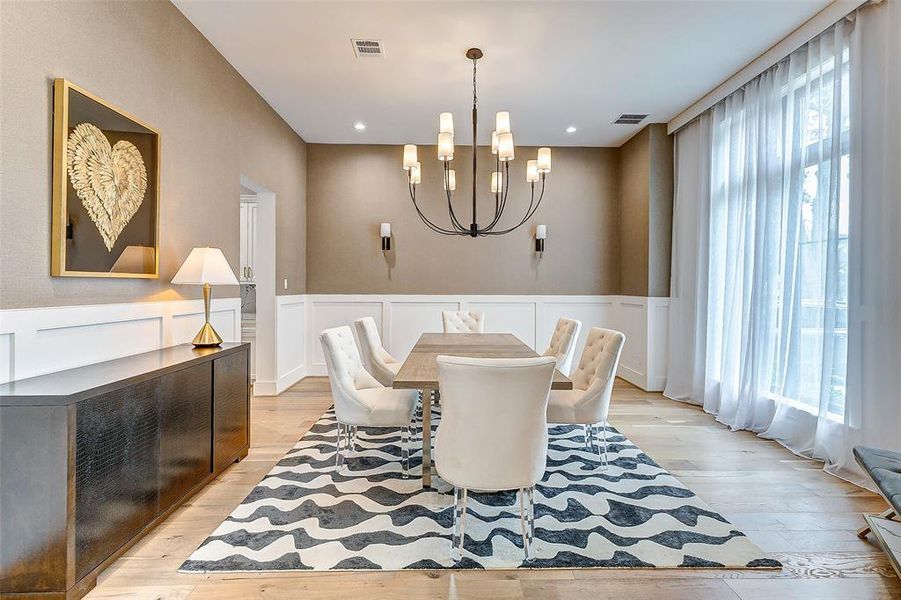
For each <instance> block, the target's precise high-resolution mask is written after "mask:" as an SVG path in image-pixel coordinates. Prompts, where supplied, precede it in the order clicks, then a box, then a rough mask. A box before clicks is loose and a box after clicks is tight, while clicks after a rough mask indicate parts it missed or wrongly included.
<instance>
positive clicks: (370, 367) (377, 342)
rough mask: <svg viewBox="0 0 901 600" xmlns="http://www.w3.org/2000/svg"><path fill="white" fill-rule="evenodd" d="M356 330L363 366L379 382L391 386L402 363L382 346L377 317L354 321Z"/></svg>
mask: <svg viewBox="0 0 901 600" xmlns="http://www.w3.org/2000/svg"><path fill="white" fill-rule="evenodd" d="M354 330H355V331H356V333H357V342H358V343H359V344H360V354H361V355H362V356H363V366H365V367H366V370H367V371H369V373H370V374H371V375H372V376H373V377H375V378H376V379H377V380H378V381H379V383H381V384H382V385H384V386H385V387H391V386H392V385H393V384H394V378H395V377H396V376H397V372H398V371H400V366H401V363H400V361H399V360H397V359H396V358H394V357H393V356H391V355H390V354H388V351H387V350H385V349H384V348H383V347H382V340H381V339H380V338H379V330H378V327H377V326H376V324H375V319H373V318H372V317H363V318H362V319H357V320H356V321H354Z"/></svg>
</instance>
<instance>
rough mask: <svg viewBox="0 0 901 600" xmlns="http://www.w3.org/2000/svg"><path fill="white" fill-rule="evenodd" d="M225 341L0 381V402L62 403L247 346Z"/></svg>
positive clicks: (74, 400) (169, 348) (32, 404)
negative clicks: (213, 344)
mask: <svg viewBox="0 0 901 600" xmlns="http://www.w3.org/2000/svg"><path fill="white" fill-rule="evenodd" d="M249 346H250V345H249V344H247V343H237V342H227V343H223V344H222V345H221V346H219V347H217V348H194V347H193V346H192V345H191V344H182V345H180V346H170V347H168V348H160V349H159V350H151V351H150V352H144V353H142V354H135V355H132V356H125V357H122V358H117V359H114V360H109V361H106V362H101V363H96V364H92V365H86V366H83V367H76V368H74V369H68V370H66V371H58V372H56V373H48V374H46V375H39V376H37V377H29V378H28V379H20V380H18V381H10V382H9V383H4V384H0V406H65V405H67V404H74V403H76V402H78V401H79V400H82V399H84V398H89V397H92V396H95V395H97V394H98V393H104V392H106V391H111V390H113V389H118V388H120V387H124V386H126V385H131V384H134V383H138V382H140V381H143V380H146V379H149V378H151V377H158V376H160V375H162V374H164V373H167V372H170V371H176V370H178V369H183V368H185V367H188V366H190V365H192V364H197V363H201V362H206V361H210V360H213V359H215V358H216V357H218V356H223V355H226V354H232V353H234V352H240V351H241V350H244V349H246V348H249Z"/></svg>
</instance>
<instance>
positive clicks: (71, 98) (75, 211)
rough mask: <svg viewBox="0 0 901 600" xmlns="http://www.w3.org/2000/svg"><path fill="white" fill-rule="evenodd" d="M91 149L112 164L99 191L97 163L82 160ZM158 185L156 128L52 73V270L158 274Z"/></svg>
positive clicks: (68, 273)
mask: <svg viewBox="0 0 901 600" xmlns="http://www.w3.org/2000/svg"><path fill="white" fill-rule="evenodd" d="M75 121H77V122H75ZM110 138H113V139H110ZM115 138H118V141H114V140H115ZM113 142H114V145H111V144H112V143H113ZM70 144H71V145H72V148H73V152H72V155H71V156H70ZM79 144H81V145H79ZM92 151H93V152H95V153H100V154H103V153H105V154H104V156H105V157H106V158H107V159H108V161H109V163H110V164H109V165H107V167H108V169H107V173H108V174H109V176H108V177H107V180H106V183H107V186H106V187H104V188H102V189H101V192H97V184H96V181H97V176H96V174H95V173H92V172H91V171H90V169H92V168H96V162H97V161H96V160H95V161H89V160H87V159H86V158H85V156H86V154H88V153H90V152H92ZM79 159H81V162H78V160H79ZM79 167H83V168H82V170H81V171H79ZM123 173H124V175H123ZM101 175H103V174H101ZM120 179H122V181H120ZM76 185H77V186H78V189H76V187H75V186H76ZM159 190H160V134H159V132H158V131H157V130H156V129H154V128H153V127H151V126H150V125H148V124H146V123H144V122H143V121H141V120H139V119H137V118H136V117H134V116H132V115H130V114H129V113H127V112H125V111H124V110H122V109H120V108H118V107H116V106H114V105H112V104H110V103H109V102H106V101H105V100H103V99H101V98H99V97H97V96H95V95H94V94H92V93H90V92H88V91H87V90H85V89H83V88H81V87H79V86H77V85H75V84H73V83H71V82H69V81H67V80H65V79H55V80H54V82H53V213H52V218H51V235H50V239H51V243H50V246H51V247H50V274H51V275H52V276H54V277H110V278H132V279H158V278H159V264H160V257H159V254H160V253H159V248H160V244H159V238H160V236H159V231H160V226H159V222H160V193H159ZM101 194H104V195H103V197H100V195H101ZM110 196H112V197H110ZM109 206H113V207H114V208H115V212H111V211H110V210H109V208H108V207H109ZM104 252H105V253H104Z"/></svg>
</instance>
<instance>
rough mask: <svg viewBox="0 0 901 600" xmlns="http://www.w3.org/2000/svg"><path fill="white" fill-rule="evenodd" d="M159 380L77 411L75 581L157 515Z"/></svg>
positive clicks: (82, 404) (105, 396) (88, 403)
mask: <svg viewBox="0 0 901 600" xmlns="http://www.w3.org/2000/svg"><path fill="white" fill-rule="evenodd" d="M159 384H160V380H159V379H150V380H148V381H144V382H142V383H137V384H135V385H132V386H129V387H126V388H122V389H119V390H116V391H113V392H109V393H107V394H103V395H100V396H97V397H94V398H90V399H88V400H84V401H83V402H80V403H79V404H78V408H77V409H76V411H75V421H76V425H75V575H76V579H81V578H82V577H84V576H85V575H87V574H88V573H89V572H90V571H91V570H92V569H93V568H94V567H96V566H97V565H99V564H100V563H101V562H102V561H103V560H104V559H106V558H107V557H108V556H110V555H111V554H112V553H113V552H115V551H116V550H118V549H119V548H120V547H121V546H122V545H123V544H125V543H126V542H127V541H129V540H130V539H131V538H132V537H133V536H134V534H135V532H137V531H140V530H141V528H143V527H144V526H145V525H146V524H147V523H149V522H150V521H152V520H153V519H154V518H155V517H156V516H157V515H158V514H159V485H158V480H159V448H160V445H159Z"/></svg>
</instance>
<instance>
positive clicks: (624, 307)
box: [279, 294, 669, 391]
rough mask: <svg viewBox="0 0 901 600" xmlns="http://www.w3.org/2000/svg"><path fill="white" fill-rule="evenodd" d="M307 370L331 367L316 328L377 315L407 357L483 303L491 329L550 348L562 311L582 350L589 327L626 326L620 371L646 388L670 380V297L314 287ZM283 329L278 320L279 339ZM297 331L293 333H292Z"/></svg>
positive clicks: (388, 341)
mask: <svg viewBox="0 0 901 600" xmlns="http://www.w3.org/2000/svg"><path fill="white" fill-rule="evenodd" d="M305 298H306V313H307V318H306V324H307V326H306V331H307V339H306V348H305V355H306V356H308V357H310V360H309V364H307V365H306V375H325V374H326V367H325V359H324V358H323V356H322V348H321V346H320V344H319V339H318V335H319V332H320V331H322V330H323V329H327V328H329V327H336V326H338V325H351V324H352V322H353V321H354V319H358V318H360V317H364V316H370V317H372V318H373V319H375V322H376V325H378V327H379V331H380V333H381V336H382V343H383V344H384V345H385V347H386V348H387V349H388V351H389V352H390V353H391V354H393V355H394V356H395V357H396V358H398V359H400V360H403V359H404V358H406V356H407V354H408V353H409V352H410V349H411V348H413V345H414V344H415V343H416V340H418V339H419V336H420V335H422V334H423V333H426V332H440V331H441V311H442V310H467V309H472V310H481V311H483V312H484V313H485V330H486V331H489V332H494V331H496V332H509V333H513V334H515V335H516V336H517V337H519V338H520V339H521V340H523V341H524V342H526V343H527V344H529V345H530V346H531V347H532V348H534V349H536V350H537V351H539V352H540V351H542V350H544V348H545V346H546V345H547V342H548V340H550V337H551V333H552V332H553V330H554V326H555V324H556V322H557V319H558V318H560V317H570V318H574V319H578V320H579V321H581V322H582V332H581V335H580V339H579V340H578V342H577V344H578V345H577V352H581V349H582V346H583V345H584V343H585V338H586V336H587V334H588V329H589V328H591V327H608V328H611V329H617V330H619V331H622V332H623V333H625V334H626V346H625V348H624V351H623V356H622V358H621V360H620V367H619V373H618V375H619V376H620V377H622V378H623V379H625V380H626V381H629V382H630V383H633V384H634V385H637V386H638V387H640V388H642V389H644V390H648V391H660V390H662V389H663V387H664V385H665V384H666V332H667V322H666V318H667V310H668V307H669V299H668V298H643V297H631V296H468V295H467V296H463V295H376V294H361V295H347V294H310V295H307V296H306V297H305ZM283 334H284V330H283V328H282V326H281V323H280V325H279V339H281V338H282V336H283ZM292 335H293V333H292Z"/></svg>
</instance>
